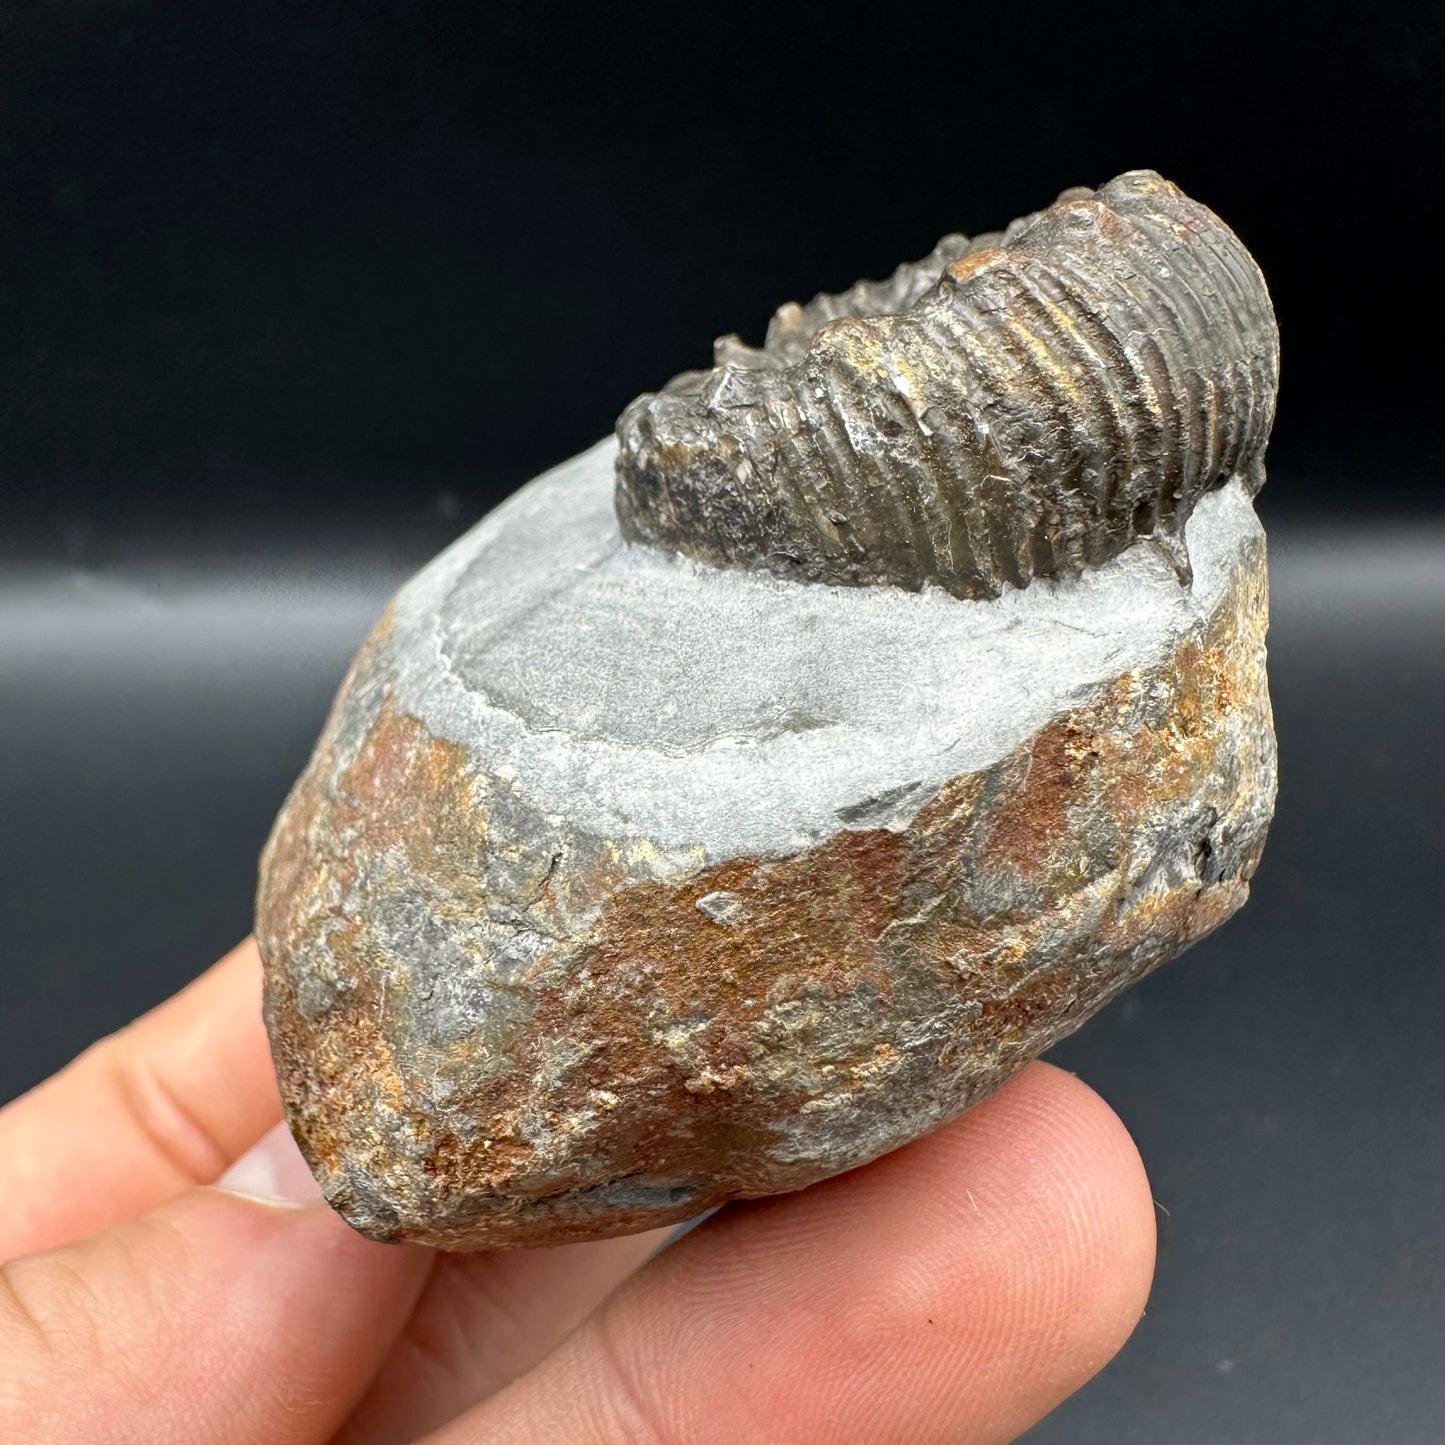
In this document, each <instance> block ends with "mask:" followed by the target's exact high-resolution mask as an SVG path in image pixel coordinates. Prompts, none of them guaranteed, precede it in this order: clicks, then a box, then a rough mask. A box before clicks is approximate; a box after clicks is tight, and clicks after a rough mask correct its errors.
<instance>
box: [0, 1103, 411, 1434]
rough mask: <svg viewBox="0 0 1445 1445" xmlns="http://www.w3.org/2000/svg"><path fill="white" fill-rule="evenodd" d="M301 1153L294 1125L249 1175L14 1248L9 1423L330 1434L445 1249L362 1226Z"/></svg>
mask: <svg viewBox="0 0 1445 1445" xmlns="http://www.w3.org/2000/svg"><path fill="white" fill-rule="evenodd" d="M298 1165H300V1160H299V1157H297V1156H296V1155H295V1146H294V1145H293V1144H292V1143H291V1141H290V1138H289V1136H287V1135H286V1134H285V1131H284V1126H282V1128H281V1129H280V1131H273V1132H272V1133H271V1134H269V1135H267V1136H266V1137H265V1138H264V1139H263V1140H262V1141H261V1143H260V1144H259V1145H258V1146H257V1148H256V1149H255V1150H253V1151H252V1153H251V1154H250V1155H248V1156H246V1157H245V1158H244V1159H243V1160H242V1161H241V1162H240V1164H238V1165H237V1166H236V1168H235V1169H233V1170H232V1172H231V1173H230V1174H229V1175H227V1176H226V1178H225V1180H224V1181H223V1182H224V1183H232V1184H234V1185H235V1186H236V1188H235V1189H225V1188H214V1189H195V1190H192V1191H191V1192H189V1193H188V1194H184V1195H182V1196H181V1197H179V1198H178V1199H175V1200H173V1201H171V1202H170V1203H168V1204H166V1205H164V1206H162V1207H161V1208H159V1209H156V1210H154V1211H153V1212H152V1213H150V1214H147V1215H144V1216H142V1217H141V1218H140V1219H138V1220H135V1221H134V1222H132V1223H128V1224H123V1225H120V1226H118V1227H116V1228H114V1229H109V1230H106V1231H105V1232H104V1233H101V1234H98V1235H95V1236H93V1237H91V1238H90V1239H87V1240H83V1241H82V1242H80V1243H78V1244H73V1245H67V1246H66V1247H64V1248H62V1249H54V1250H49V1251H47V1252H45V1253H43V1254H33V1255H28V1256H25V1257H22V1258H20V1259H17V1260H13V1261H11V1262H10V1263H8V1264H5V1265H3V1266H0V1439H3V1440H36V1441H51V1440H54V1441H65V1442H67V1445H69V1442H87V1441H102V1440H103V1441H105V1442H107V1445H109V1442H112V1441H114V1442H130V1441H137V1442H141V1441H144V1442H146V1445H168V1442H171V1441H185V1442H188V1445H194V1442H201V1441H210V1440H226V1441H235V1442H238V1445H243V1442H249V1441H265V1442H267V1445H273V1442H274V1445H290V1442H298V1445H299V1442H305V1441H317V1440H323V1439H326V1438H327V1437H329V1436H330V1435H331V1434H332V1433H333V1431H334V1430H335V1429H336V1428H337V1427H338V1426H339V1425H340V1424H341V1422H342V1421H343V1420H344V1419H345V1418H346V1416H347V1415H348V1413H349V1412H350V1410H351V1408H352V1406H353V1405H354V1404H355V1402H356V1400H357V1399H358V1398H360V1396H361V1394H362V1393H363V1392H364V1390H365V1388H366V1385H367V1383H368V1381H369V1380H370V1378H371V1376H372V1375H373V1373H374V1372H375V1371H376V1368H377V1366H378V1365H379V1364H380V1362H381V1360H382V1358H383V1356H384V1355H385V1353H386V1351H387V1349H388V1348H389V1347H390V1345H391V1343H392V1341H393V1339H394V1338H395V1336H396V1333H397V1331H398V1330H399V1329H400V1327H401V1325H402V1323H403V1322H404V1321H405V1319H406V1316H407V1314H408V1313H409V1312H410V1309H411V1306H412V1304H413V1302H414V1300H415V1298H416V1295H417V1293H418V1291H419V1290H420V1288H421V1285H422V1283H423V1281H424V1279H425V1276H426V1272H427V1269H428V1267H429V1264H430V1259H431V1256H430V1253H429V1252H427V1251H423V1250H419V1249H411V1248H398V1247H396V1246H393V1245H380V1244H373V1243H371V1242H370V1241H368V1240H365V1239H363V1238H362V1237H361V1236H360V1235H358V1234H355V1233H353V1232H352V1230H351V1229H350V1228H348V1226H347V1225H346V1224H345V1223H343V1222H342V1220H341V1219H340V1218H338V1217H337V1216H336V1215H335V1214H333V1213H332V1212H331V1210H330V1209H328V1208H327V1207H326V1206H325V1204H323V1203H322V1202H321V1201H320V1200H319V1198H317V1197H316V1191H315V1187H314V1185H310V1184H309V1179H304V1178H303V1177H302V1176H299V1175H298V1171H297V1166H298ZM301 1168H302V1169H304V1166H301ZM240 1189H244V1190H246V1191H249V1192H247V1193H241V1192H237V1190H240ZM263 1195H264V1196H266V1197H260V1196H263ZM298 1195H304V1196H308V1197H306V1198H303V1199H298V1198H297V1196H298ZM278 1196H280V1197H278ZM286 1196H290V1197H286Z"/></svg>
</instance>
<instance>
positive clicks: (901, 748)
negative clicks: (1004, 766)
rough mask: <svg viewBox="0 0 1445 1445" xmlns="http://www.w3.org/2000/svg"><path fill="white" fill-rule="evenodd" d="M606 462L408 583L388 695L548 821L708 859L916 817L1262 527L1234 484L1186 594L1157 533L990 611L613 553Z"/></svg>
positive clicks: (534, 494)
mask: <svg viewBox="0 0 1445 1445" xmlns="http://www.w3.org/2000/svg"><path fill="white" fill-rule="evenodd" d="M615 453H616V446H615V443H614V442H613V441H611V440H610V439H609V440H608V441H605V442H601V443H599V444H598V445H597V446H595V447H592V448H591V449H590V450H588V451H586V452H583V453H582V454H581V455H579V456H577V457H574V458H573V459H572V460H571V461H569V462H566V463H564V464H563V465H562V466H560V467H557V468H555V469H554V470H552V471H550V472H547V473H545V474H544V475H543V476H540V477H538V478H537V479H536V480H535V481H533V482H532V483H530V484H529V485H528V486H527V487H525V488H523V490H522V491H520V492H519V493H517V495H516V496H514V497H512V498H511V499H510V500H509V501H507V502H506V503H505V504H504V505H503V506H501V507H499V508H498V509H497V510H496V511H495V512H493V513H492V514H491V515H489V516H488V517H487V518H486V519H485V520H484V521H482V522H481V523H479V524H478V525H477V526H476V527H474V528H473V529H472V530H471V531H470V532H468V533H467V534H466V535H465V536H463V537H462V538H460V539H459V540H458V541H457V542H456V543H454V544H453V545H452V546H451V547H450V548H448V549H447V551H445V552H443V553H442V554H441V555H440V556H439V557H438V558H436V560H435V561H433V562H432V563H431V564H430V565H429V566H428V567H426V568H425V569H424V570H423V571H422V572H421V573H419V574H418V575H417V576H416V577H415V578H414V579H413V580H412V581H411V582H410V583H408V584H407V585H406V587H404V588H403V589H402V591H401V593H400V594H399V596H398V599H397V606H396V612H395V622H394V632H393V649H394V651H393V656H394V659H395V667H396V697H395V702H396V704H397V706H398V707H399V708H400V709H401V710H402V711H404V712H407V713H410V714H412V715H413V716H415V717H417V718H418V719H419V720H420V721H421V722H422V723H423V724H424V725H425V726H426V728H427V729H428V730H429V731H430V732H431V733H432V734H433V735H434V736H437V737H440V738H445V739H447V740H450V741H453V742H457V743H461V744H464V745H465V746H466V747H468V748H469V749H470V750H471V751H472V754H473V758H474V760H475V762H476V764H477V766H478V767H480V768H484V769H485V770H486V771H487V772H489V773H490V774H492V775H493V776H495V777H499V778H502V779H505V780H508V781H512V782H514V784H515V786H516V787H517V788H518V790H519V791H520V792H521V793H522V795H523V796H525V797H526V798H527V799H528V800H530V801H531V802H532V803H533V804H535V805H536V806H537V807H539V808H541V809H542V810H543V812H545V813H549V814H555V815H557V816H559V817H562V818H565V819H567V820H568V822H569V823H570V824H571V825H572V826H575V827H580V828H583V829H587V830H589V831H593V832H596V833H597V834H599V835H601V836H604V837H609V838H613V839H615V840H629V839H631V840H637V841H638V842H640V843H645V844H647V845H651V846H652V847H656V848H658V849H660V850H664V851H666V852H669V853H672V852H677V851H681V852H684V853H686V854H688V855H690V856H691V857H692V858H693V859H694V860H696V861H702V862H706V863H712V862H716V861H720V860H722V859H726V858H730V857H736V856H739V855H749V856H754V857H756V856H784V855H787V854H790V853H793V852H796V851H798V850H799V849H801V848H804V847H808V846H811V845H812V844H814V843H816V842H817V841H818V840H819V839H821V838H826V837H829V836H832V835H833V834H835V833H837V832H838V831H839V830H840V829H841V828H844V827H855V828H862V827H879V826H888V827H896V828H902V827H905V826H907V824H908V823H909V821H910V820H911V819H912V818H913V817H914V815H915V814H916V813H917V812H918V810H919V809H920V808H921V807H922V806H923V805H924V804H925V803H926V802H927V801H928V800H929V799H930V798H931V797H932V796H933V795H934V794H935V793H936V791H937V790H938V788H939V787H941V786H942V785H943V784H944V783H945V782H947V781H948V780H949V779H950V778H953V777H955V776H957V775H958V774H960V773H967V772H971V771H974V770H976V769H978V768H981V767H985V766H987V765H988V764H990V763H993V762H996V761H997V760H998V759H999V758H1000V757H1002V756H1004V755H1005V754H1006V753H1008V752H1010V751H1011V750H1012V749H1014V748H1015V747H1017V746H1018V745H1019V744H1020V743H1022V742H1024V741H1025V740H1026V739H1027V738H1028V737H1030V736H1031V735H1032V734H1033V733H1034V732H1036V731H1037V730H1038V729H1039V728H1040V727H1041V726H1042V725H1043V724H1044V723H1045V722H1047V721H1048V720H1049V719H1050V718H1051V717H1053V716H1055V715H1056V714H1058V713H1060V712H1062V711H1064V710H1065V709H1066V708H1069V707H1072V706H1075V705H1077V703H1078V702H1079V701H1081V700H1083V699H1086V698H1087V697H1088V696H1089V695H1090V694H1092V693H1093V692H1095V691H1097V690H1098V689H1099V688H1100V687H1102V686H1106V685H1107V684H1108V683H1110V682H1112V681H1113V680H1114V679H1115V678H1117V677H1118V676H1119V674H1120V673H1122V672H1125V671H1128V670H1129V669H1132V668H1136V667H1139V666H1141V665H1145V664H1148V663H1150V662H1152V661H1156V660H1158V659H1160V658H1162V657H1163V656H1165V655H1166V654H1167V653H1169V652H1172V651H1173V650H1174V648H1175V647H1177V645H1178V643H1179V641H1180V640H1181V639H1182V638H1183V637H1184V636H1185V635H1186V634H1188V633H1191V632H1193V631H1196V630H1198V629H1199V628H1200V627H1201V626H1202V625H1203V622H1204V620H1205V619H1206V618H1207V617H1208V616H1209V614H1210V613H1211V612H1212V611H1213V610H1214V609H1215V608H1216V607H1217V606H1218V604H1219V602H1220V601H1221V599H1222V598H1223V596H1224V592H1225V589H1226V587H1227V585H1228V581H1229V576H1230V573H1231V571H1232V569H1233V567H1234V566H1235V564H1236V563H1237V561H1238V560H1239V558H1240V555H1241V552H1242V551H1243V550H1244V549H1245V548H1246V547H1247V546H1248V545H1249V544H1250V543H1251V542H1252V541H1253V540H1254V539H1256V538H1258V537H1260V535H1261V529H1260V526H1259V522H1258V520H1257V519H1256V517H1255V515H1254V510H1253V508H1252V506H1251V504H1250V501H1249V498H1248V496H1247V495H1246V493H1245V492H1244V490H1243V488H1242V487H1240V486H1239V485H1238V484H1237V483H1231V484H1229V485H1227V486H1225V487H1223V488H1221V489H1220V490H1218V491H1215V492H1211V493H1209V494H1207V495H1206V496H1205V497H1204V498H1202V500H1201V501H1200V502H1199V504H1198V506H1197V508H1196V509H1195V512H1194V514H1193V516H1192V517H1191V518H1190V521H1189V526H1188V534H1187V541H1188V545H1189V551H1190V555H1191V558H1192V560H1193V564H1194V584H1193V587H1192V588H1190V589H1185V588H1182V587H1181V586H1180V585H1179V583H1178V582H1177V581H1176V579H1175V576H1174V573H1173V572H1172V570H1171V569H1170V567H1169V566H1168V564H1167V563H1166V562H1165V560H1164V559H1163V557H1162V556H1161V555H1160V554H1159V553H1158V551H1157V550H1156V549H1155V548H1154V546H1153V545H1151V544H1149V543H1141V544H1136V545H1135V546H1134V547H1131V548H1130V549H1129V550H1128V551H1126V552H1125V553H1123V554H1122V555H1121V556H1119V557H1116V558H1114V559H1113V560H1112V561H1110V562H1108V563H1106V564H1105V565H1104V566H1102V567H1100V568H1097V569H1095V570H1093V571H1090V572H1086V573H1085V575H1084V576H1083V577H1082V578H1080V579H1079V580H1078V581H1059V582H1051V581H1035V582H1034V583H1032V585H1030V586H1029V587H1028V588H1026V589H1024V590H1023V591H1009V592H1006V593H1005V594H1004V596H1003V597H1001V598H999V599H998V600H996V601H961V600H959V599H957V598H955V597H953V596H951V595H950V594H948V593H946V592H943V591H941V590H937V589H933V590H929V591H926V592H923V593H913V592H906V591H903V590H902V589H899V588H895V587H823V586H816V585H809V584H806V583H798V582H790V581H785V580H782V579H780V578H775V577H772V576H769V575H765V574H761V573H749V572H741V571H724V570H718V569H713V568H709V567H705V566H702V565H700V564H698V563H694V562H690V561H687V560H685V559H680V558H677V557H674V556H671V555H669V554H666V553H663V552H660V551H657V550H654V549H652V548H649V547H644V546H629V545H627V544H625V543H624V542H623V541H622V540H621V538H620V536H619V534H618V530H617V525H616V521H615V519H614V516H613V512H612V485H613V470H612V467H613V458H614V456H615Z"/></svg>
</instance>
